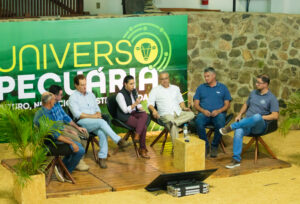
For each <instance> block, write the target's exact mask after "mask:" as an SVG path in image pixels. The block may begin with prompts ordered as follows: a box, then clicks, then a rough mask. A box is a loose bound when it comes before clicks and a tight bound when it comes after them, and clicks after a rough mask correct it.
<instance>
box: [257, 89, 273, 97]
mask: <svg viewBox="0 0 300 204" xmlns="http://www.w3.org/2000/svg"><path fill="white" fill-rule="evenodd" d="M255 93H256V94H257V95H259V96H266V95H268V94H269V93H270V90H268V92H267V93H265V94H260V92H259V90H256V91H255Z"/></svg>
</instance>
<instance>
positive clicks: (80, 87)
mask: <svg viewBox="0 0 300 204" xmlns="http://www.w3.org/2000/svg"><path fill="white" fill-rule="evenodd" d="M74 84H75V87H76V90H75V92H74V93H73V94H72V95H71V96H70V98H69V104H68V105H69V108H70V110H71V112H72V114H73V116H74V117H75V118H77V119H79V120H78V122H77V123H78V124H79V125H80V126H81V127H84V128H86V129H87V130H88V132H93V133H94V134H96V135H98V137H99V146H100V151H99V153H98V157H99V160H98V163H99V166H100V167H101V168H107V165H106V162H105V160H106V158H107V153H108V144H107V136H109V137H110V138H111V139H112V140H113V141H114V142H115V143H117V144H118V146H119V147H120V148H124V147H127V146H128V145H129V143H127V142H126V141H125V140H124V139H121V137H120V136H119V135H117V134H116V133H115V132H114V131H113V130H112V129H111V127H110V126H109V125H108V124H107V122H106V121H105V120H104V119H103V118H102V115H101V110H100V108H99V106H98V104H97V101H96V97H95V95H94V94H93V93H92V92H88V91H87V90H86V78H85V76H84V75H83V74H79V75H77V76H76V77H75V78H74Z"/></svg>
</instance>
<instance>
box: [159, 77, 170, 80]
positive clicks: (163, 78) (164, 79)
mask: <svg viewBox="0 0 300 204" xmlns="http://www.w3.org/2000/svg"><path fill="white" fill-rule="evenodd" d="M167 79H169V77H166V78H160V80H167Z"/></svg>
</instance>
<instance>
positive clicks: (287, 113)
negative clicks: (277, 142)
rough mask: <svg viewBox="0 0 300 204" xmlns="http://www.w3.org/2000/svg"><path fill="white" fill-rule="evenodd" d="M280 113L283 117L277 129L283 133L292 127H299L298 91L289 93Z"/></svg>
mask: <svg viewBox="0 0 300 204" xmlns="http://www.w3.org/2000/svg"><path fill="white" fill-rule="evenodd" d="M280 114H281V115H282V116H283V118H284V119H283V121H282V123H281V125H280V129H279V130H280V132H281V133H282V134H283V135H286V134H287V133H288V132H289V130H290V129H291V128H292V127H298V128H299V127H300V91H298V92H294V93H293V94H291V96H290V98H289V101H288V102H287V106H286V108H285V109H283V110H282V111H281V112H280Z"/></svg>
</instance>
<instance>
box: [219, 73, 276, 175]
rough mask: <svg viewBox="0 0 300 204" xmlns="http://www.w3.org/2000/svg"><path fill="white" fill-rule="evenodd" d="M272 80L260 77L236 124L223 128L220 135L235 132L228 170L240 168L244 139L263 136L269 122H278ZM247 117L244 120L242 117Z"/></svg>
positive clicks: (263, 76)
mask: <svg viewBox="0 0 300 204" xmlns="http://www.w3.org/2000/svg"><path fill="white" fill-rule="evenodd" d="M269 83H270V78H269V77H268V76H267V75H260V76H258V77H257V79H256V88H257V90H254V91H252V92H251V93H250V96H249V98H248V100H247V101H246V103H245V104H244V105H243V106H242V108H241V110H240V112H239V114H238V115H237V117H236V118H235V121H236V122H234V123H232V124H231V125H229V126H227V127H225V128H221V129H220V133H221V134H222V135H225V134H227V133H229V132H231V131H232V130H234V131H235V132H234V138H233V156H232V162H231V163H230V164H228V165H226V168H229V169H232V168H235V167H237V166H240V162H241V152H242V148H243V137H244V136H245V135H249V134H262V133H263V132H264V131H265V130H266V127H267V123H268V121H271V120H277V119H278V115H279V114H278V112H279V105H278V101H277V99H276V97H275V96H274V95H273V94H272V93H271V92H270V90H269ZM244 113H246V117H245V118H243V119H242V115H243V114H244Z"/></svg>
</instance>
